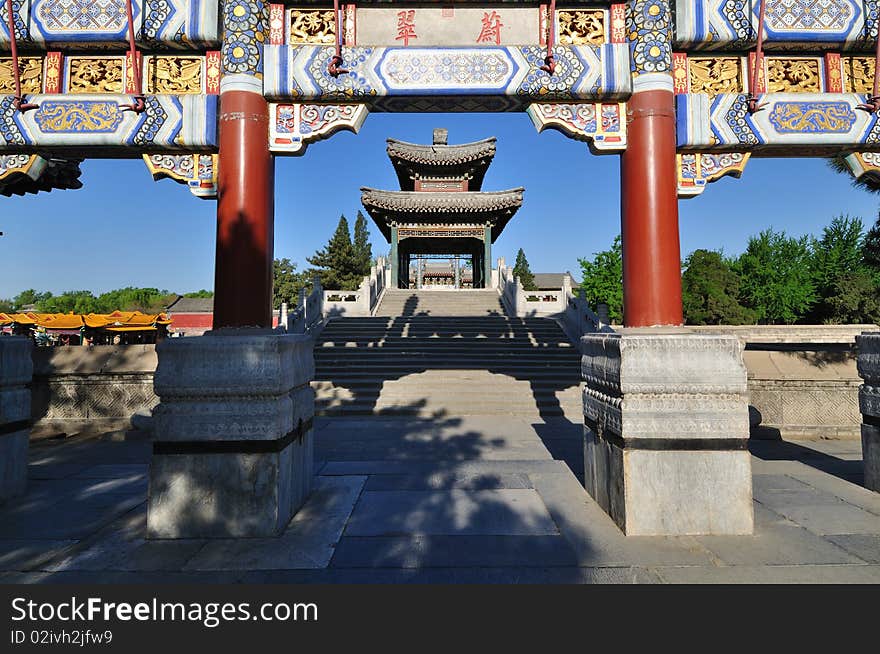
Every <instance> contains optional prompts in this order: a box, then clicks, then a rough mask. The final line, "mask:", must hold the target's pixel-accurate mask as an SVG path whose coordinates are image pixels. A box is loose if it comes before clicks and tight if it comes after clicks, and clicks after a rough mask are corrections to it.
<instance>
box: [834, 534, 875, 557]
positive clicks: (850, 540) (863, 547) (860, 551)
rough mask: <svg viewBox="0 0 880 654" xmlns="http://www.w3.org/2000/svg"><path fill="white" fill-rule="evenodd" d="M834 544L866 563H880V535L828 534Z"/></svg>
mask: <svg viewBox="0 0 880 654" xmlns="http://www.w3.org/2000/svg"><path fill="white" fill-rule="evenodd" d="M828 540H830V541H831V542H832V543H834V544H835V545H838V546H839V547H841V548H843V549H845V550H846V551H847V552H850V553H851V554H853V555H855V556H857V557H859V558H860V559H862V560H863V561H867V562H868V563H880V535H878V534H837V535H831V536H828Z"/></svg>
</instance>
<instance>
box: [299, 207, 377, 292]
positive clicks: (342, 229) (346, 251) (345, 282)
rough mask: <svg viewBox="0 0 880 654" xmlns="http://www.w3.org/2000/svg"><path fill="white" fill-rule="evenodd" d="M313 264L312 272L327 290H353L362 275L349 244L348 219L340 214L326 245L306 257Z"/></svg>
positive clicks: (352, 247)
mask: <svg viewBox="0 0 880 654" xmlns="http://www.w3.org/2000/svg"><path fill="white" fill-rule="evenodd" d="M308 262H309V263H310V264H312V265H313V266H315V267H316V268H317V270H315V271H314V272H315V273H317V275H318V276H319V277H320V278H321V285H322V286H323V287H324V288H326V289H329V290H339V291H353V290H356V289H357V287H358V286H359V285H360V283H361V280H362V279H363V275H362V274H361V273H360V266H359V263H358V261H357V257H356V256H355V250H354V246H353V245H352V244H351V233H350V232H349V228H348V220H347V219H346V217H345V216H340V218H339V224H338V225H337V226H336V231H335V232H334V233H333V236H331V237H330V241H329V242H328V243H327V246H326V247H324V248H322V249H320V250H318V251H317V252H315V254H314V256H311V257H309V258H308Z"/></svg>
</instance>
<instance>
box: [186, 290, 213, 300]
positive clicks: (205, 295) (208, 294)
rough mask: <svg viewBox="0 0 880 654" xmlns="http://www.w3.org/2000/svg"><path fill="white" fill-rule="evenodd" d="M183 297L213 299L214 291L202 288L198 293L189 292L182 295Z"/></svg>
mask: <svg viewBox="0 0 880 654" xmlns="http://www.w3.org/2000/svg"><path fill="white" fill-rule="evenodd" d="M183 297H196V298H209V297H214V291H208V290H205V289H204V288H203V289H201V290H199V291H190V292H189V293H184V294H183Z"/></svg>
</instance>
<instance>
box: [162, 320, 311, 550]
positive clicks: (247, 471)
mask: <svg viewBox="0 0 880 654" xmlns="http://www.w3.org/2000/svg"><path fill="white" fill-rule="evenodd" d="M312 347H313V342H312V339H311V338H310V337H308V336H303V335H293V334H283V335H279V334H274V333H273V332H271V330H262V329H261V330H257V329H241V330H238V329H230V330H219V331H213V332H208V333H207V334H206V335H204V336H199V337H191V338H180V339H166V340H164V341H162V342H161V343H160V344H159V345H158V346H157V352H158V357H159V363H158V367H157V369H156V377H155V383H154V385H155V390H156V394H157V395H158V396H159V398H160V403H159V405H158V406H157V407H156V408H155V409H154V410H153V422H154V433H155V440H154V444H153V457H152V461H151V464H150V489H149V498H148V504H147V533H148V537H150V538H205V537H207V538H215V537H216V538H223V537H258V536H274V535H277V534H279V533H281V532H282V531H283V530H284V528H285V527H286V526H287V523H288V522H289V521H290V518H291V517H292V516H293V515H294V513H296V511H297V510H298V509H299V508H300V507H301V506H302V504H303V502H305V500H306V497H307V496H308V494H309V492H310V491H311V488H312V476H313V463H312V462H313V454H312V448H313V440H312V419H313V416H314V391H312V389H311V387H310V385H309V382H310V381H311V379H312V378H313V377H314V358H313V355H312Z"/></svg>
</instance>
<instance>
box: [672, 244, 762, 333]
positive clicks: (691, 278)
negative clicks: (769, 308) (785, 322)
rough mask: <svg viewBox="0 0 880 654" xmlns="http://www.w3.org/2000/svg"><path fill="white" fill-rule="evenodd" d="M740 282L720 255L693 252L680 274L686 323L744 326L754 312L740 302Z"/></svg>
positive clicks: (714, 252) (752, 318)
mask: <svg viewBox="0 0 880 654" xmlns="http://www.w3.org/2000/svg"><path fill="white" fill-rule="evenodd" d="M739 294H740V279H739V275H738V274H737V273H736V272H735V271H734V270H733V267H732V266H731V262H730V261H728V260H727V259H726V258H725V257H724V255H723V254H722V253H721V252H718V251H714V250H694V251H693V252H691V253H690V254H689V255H688V257H687V258H686V259H685V261H684V272H683V273H682V275H681V296H682V298H681V299H682V309H683V311H684V316H685V322H687V323H688V324H694V325H744V324H748V323H751V322H754V319H755V314H754V312H753V311H752V310H751V309H749V308H747V307H744V306H743V305H742V304H741V303H740V301H739Z"/></svg>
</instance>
